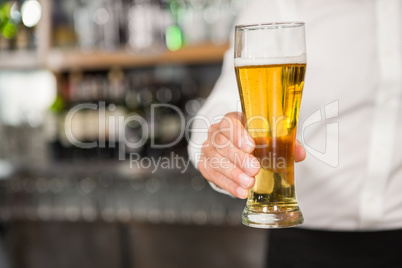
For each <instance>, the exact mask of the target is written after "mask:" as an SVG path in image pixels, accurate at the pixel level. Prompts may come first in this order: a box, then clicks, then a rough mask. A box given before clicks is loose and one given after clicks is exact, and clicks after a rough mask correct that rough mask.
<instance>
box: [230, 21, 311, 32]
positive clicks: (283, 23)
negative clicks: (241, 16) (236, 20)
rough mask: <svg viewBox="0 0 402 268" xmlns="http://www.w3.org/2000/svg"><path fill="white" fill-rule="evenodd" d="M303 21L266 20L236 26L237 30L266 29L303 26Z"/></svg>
mask: <svg viewBox="0 0 402 268" xmlns="http://www.w3.org/2000/svg"><path fill="white" fill-rule="evenodd" d="M304 25H305V23H304V22H303V21H281V22H265V23H253V24H239V25H236V26H235V30H236V31H247V30H264V29H265V30H266V29H281V28H298V27H303V26H304Z"/></svg>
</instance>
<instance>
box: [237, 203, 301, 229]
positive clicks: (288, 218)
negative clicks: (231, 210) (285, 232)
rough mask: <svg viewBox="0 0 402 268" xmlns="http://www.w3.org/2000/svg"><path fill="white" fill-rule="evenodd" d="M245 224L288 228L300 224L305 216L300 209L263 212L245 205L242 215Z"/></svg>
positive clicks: (268, 227) (257, 226) (264, 227)
mask: <svg viewBox="0 0 402 268" xmlns="http://www.w3.org/2000/svg"><path fill="white" fill-rule="evenodd" d="M241 220H242V223H243V224H244V225H247V226H250V227H254V228H263V229H270V228H288V227H294V226H297V225H300V224H302V223H303V221H304V218H303V214H302V213H301V211H300V209H296V210H293V211H284V212H279V211H278V212H269V213H261V212H256V211H252V210H250V209H249V208H248V207H245V208H244V210H243V213H242V215H241Z"/></svg>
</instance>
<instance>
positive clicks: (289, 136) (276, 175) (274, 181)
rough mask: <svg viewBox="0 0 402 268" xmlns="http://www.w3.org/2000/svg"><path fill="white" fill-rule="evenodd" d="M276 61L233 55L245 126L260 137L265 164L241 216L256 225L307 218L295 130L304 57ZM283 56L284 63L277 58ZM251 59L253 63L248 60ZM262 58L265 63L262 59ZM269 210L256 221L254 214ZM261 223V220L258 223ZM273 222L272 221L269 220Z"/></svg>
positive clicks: (261, 158)
mask: <svg viewBox="0 0 402 268" xmlns="http://www.w3.org/2000/svg"><path fill="white" fill-rule="evenodd" d="M275 61H276V62H275V64H269V63H270V62H269V61H268V62H267V63H268V64H264V62H258V61H257V62H256V61H253V62H250V61H242V59H235V71H236V78H237V83H238V87H239V93H240V99H241V103H242V108H243V113H244V115H245V118H246V128H247V130H248V132H249V134H250V135H251V136H252V137H253V139H254V141H255V143H256V149H255V150H254V152H253V155H254V156H255V157H256V158H257V159H258V160H259V162H260V165H261V170H260V172H259V173H258V174H257V176H256V177H255V179H256V181H255V184H254V186H253V188H251V189H250V192H249V196H248V199H247V205H246V208H245V211H244V212H243V222H244V220H245V217H246V216H247V219H246V221H247V222H244V223H245V224H247V225H250V226H254V227H263V228H266V227H267V226H268V227H289V226H294V225H298V224H300V223H302V222H303V216H302V214H301V212H300V210H299V207H298V203H297V200H296V194H295V186H294V159H295V155H294V154H295V137H296V136H295V135H296V128H297V121H298V118H299V110H300V103H301V98H302V91H303V84H304V75H305V70H306V64H305V59H304V60H303V58H302V59H300V58H294V62H299V63H289V62H292V59H291V58H285V59H283V60H282V62H284V63H280V62H281V59H276V60H275ZM277 62H279V63H280V64H277ZM250 63H252V64H250ZM260 64H261V65H260ZM254 213H255V215H258V216H261V215H265V214H266V217H265V218H264V220H263V221H265V222H261V217H259V219H258V221H256V222H255V223H253V214H254ZM258 225H261V226H258ZM270 225H271V226H270Z"/></svg>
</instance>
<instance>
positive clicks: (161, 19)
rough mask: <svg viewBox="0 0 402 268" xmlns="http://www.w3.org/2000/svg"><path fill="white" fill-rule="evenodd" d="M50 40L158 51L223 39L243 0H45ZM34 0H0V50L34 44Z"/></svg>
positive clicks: (37, 15)
mask: <svg viewBox="0 0 402 268" xmlns="http://www.w3.org/2000/svg"><path fill="white" fill-rule="evenodd" d="M46 1H48V2H51V6H52V14H51V18H52V21H51V23H52V32H51V33H50V34H51V39H52V45H53V46H55V47H63V48H65V47H78V48H80V49H83V50H91V49H103V50H116V49H121V48H125V49H127V50H129V51H132V52H134V53H158V52H161V51H163V50H165V49H166V48H168V49H169V50H177V49H179V48H181V47H182V46H184V45H194V44H198V43H205V42H213V43H218V44H220V43H225V42H227V41H228V38H229V34H230V31H231V26H232V24H233V21H234V19H235V17H236V15H237V14H238V13H239V10H240V9H241V8H242V6H243V3H244V2H245V0H102V1H98V0H57V1H55V0H46ZM41 17H43V14H42V6H41V2H39V1H38V0H12V1H0V50H16V49H20V50H22V49H35V47H36V46H37V42H41V40H37V34H36V31H35V26H36V25H37V24H38V22H39V21H40V19H41Z"/></svg>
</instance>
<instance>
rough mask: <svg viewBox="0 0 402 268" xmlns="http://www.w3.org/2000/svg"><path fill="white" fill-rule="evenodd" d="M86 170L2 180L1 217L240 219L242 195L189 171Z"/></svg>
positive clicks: (161, 220) (165, 220)
mask: <svg viewBox="0 0 402 268" xmlns="http://www.w3.org/2000/svg"><path fill="white" fill-rule="evenodd" d="M88 171H89V170H88ZM88 171H87V174H79V173H75V174H74V173H71V172H70V173H61V172H60V171H59V175H58V176H49V175H47V176H46V175H43V174H42V176H40V175H39V176H36V177H35V178H34V177H22V178H21V177H18V176H17V177H15V178H13V179H12V180H7V181H2V182H1V183H0V194H1V195H0V196H1V198H0V199H1V200H0V220H2V221H8V220H23V219H25V220H40V221H70V222H77V221H86V222H94V221H106V222H130V221H135V222H146V223H147V222H148V223H168V224H173V223H176V224H177V223H179V224H197V225H206V224H214V225H221V224H231V225H238V224H240V217H239V215H240V213H241V210H242V207H243V202H242V200H235V199H233V198H231V197H228V196H225V195H221V194H219V193H216V192H215V191H213V190H212V189H211V188H210V187H208V185H207V182H206V181H205V179H203V178H202V176H200V175H199V174H198V173H197V172H195V171H194V170H190V171H188V172H187V173H186V174H180V173H174V172H173V173H172V172H170V173H166V172H163V173H161V172H159V173H155V174H152V175H151V176H144V175H143V176H142V177H141V178H135V177H134V178H133V176H131V178H130V179H127V178H124V176H118V175H116V173H113V172H101V173H99V172H98V173H96V172H88Z"/></svg>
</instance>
